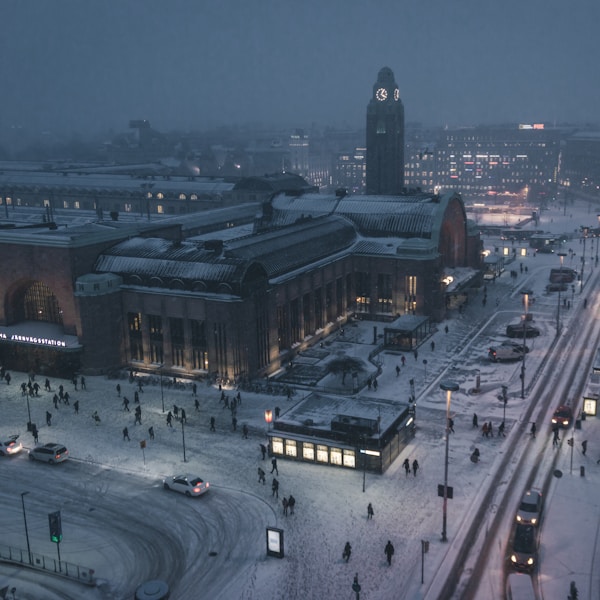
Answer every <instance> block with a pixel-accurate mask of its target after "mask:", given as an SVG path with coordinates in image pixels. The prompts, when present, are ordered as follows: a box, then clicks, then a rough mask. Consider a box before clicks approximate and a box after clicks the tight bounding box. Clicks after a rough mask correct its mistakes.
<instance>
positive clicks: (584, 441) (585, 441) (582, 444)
mask: <svg viewBox="0 0 600 600" xmlns="http://www.w3.org/2000/svg"><path fill="white" fill-rule="evenodd" d="M586 452H587V440H583V442H581V453H582V454H583V455H584V456H585V453H586Z"/></svg>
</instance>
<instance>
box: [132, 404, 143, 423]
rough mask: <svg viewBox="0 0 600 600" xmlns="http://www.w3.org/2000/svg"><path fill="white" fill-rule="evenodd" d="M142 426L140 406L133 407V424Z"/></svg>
mask: <svg viewBox="0 0 600 600" xmlns="http://www.w3.org/2000/svg"><path fill="white" fill-rule="evenodd" d="M138 423H139V424H140V425H141V424H142V407H141V406H136V407H135V421H134V422H133V424H134V425H137V424H138Z"/></svg>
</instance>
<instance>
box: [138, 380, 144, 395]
mask: <svg viewBox="0 0 600 600" xmlns="http://www.w3.org/2000/svg"><path fill="white" fill-rule="evenodd" d="M138 390H139V391H140V394H143V393H144V388H143V384H142V380H141V379H139V378H138Z"/></svg>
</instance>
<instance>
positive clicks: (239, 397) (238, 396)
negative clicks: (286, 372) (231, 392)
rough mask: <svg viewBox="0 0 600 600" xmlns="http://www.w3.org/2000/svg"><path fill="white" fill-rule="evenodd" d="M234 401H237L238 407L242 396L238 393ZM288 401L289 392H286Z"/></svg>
mask: <svg viewBox="0 0 600 600" xmlns="http://www.w3.org/2000/svg"><path fill="white" fill-rule="evenodd" d="M235 399H236V400H237V403H238V406H241V405H242V395H241V394H240V393H239V392H238V393H237V396H236V397H235ZM288 400H289V390H288Z"/></svg>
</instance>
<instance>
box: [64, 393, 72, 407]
mask: <svg viewBox="0 0 600 600" xmlns="http://www.w3.org/2000/svg"><path fill="white" fill-rule="evenodd" d="M70 397H71V396H69V392H65V395H64V396H63V402H64V403H65V404H66V405H67V406H69V398H70Z"/></svg>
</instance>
